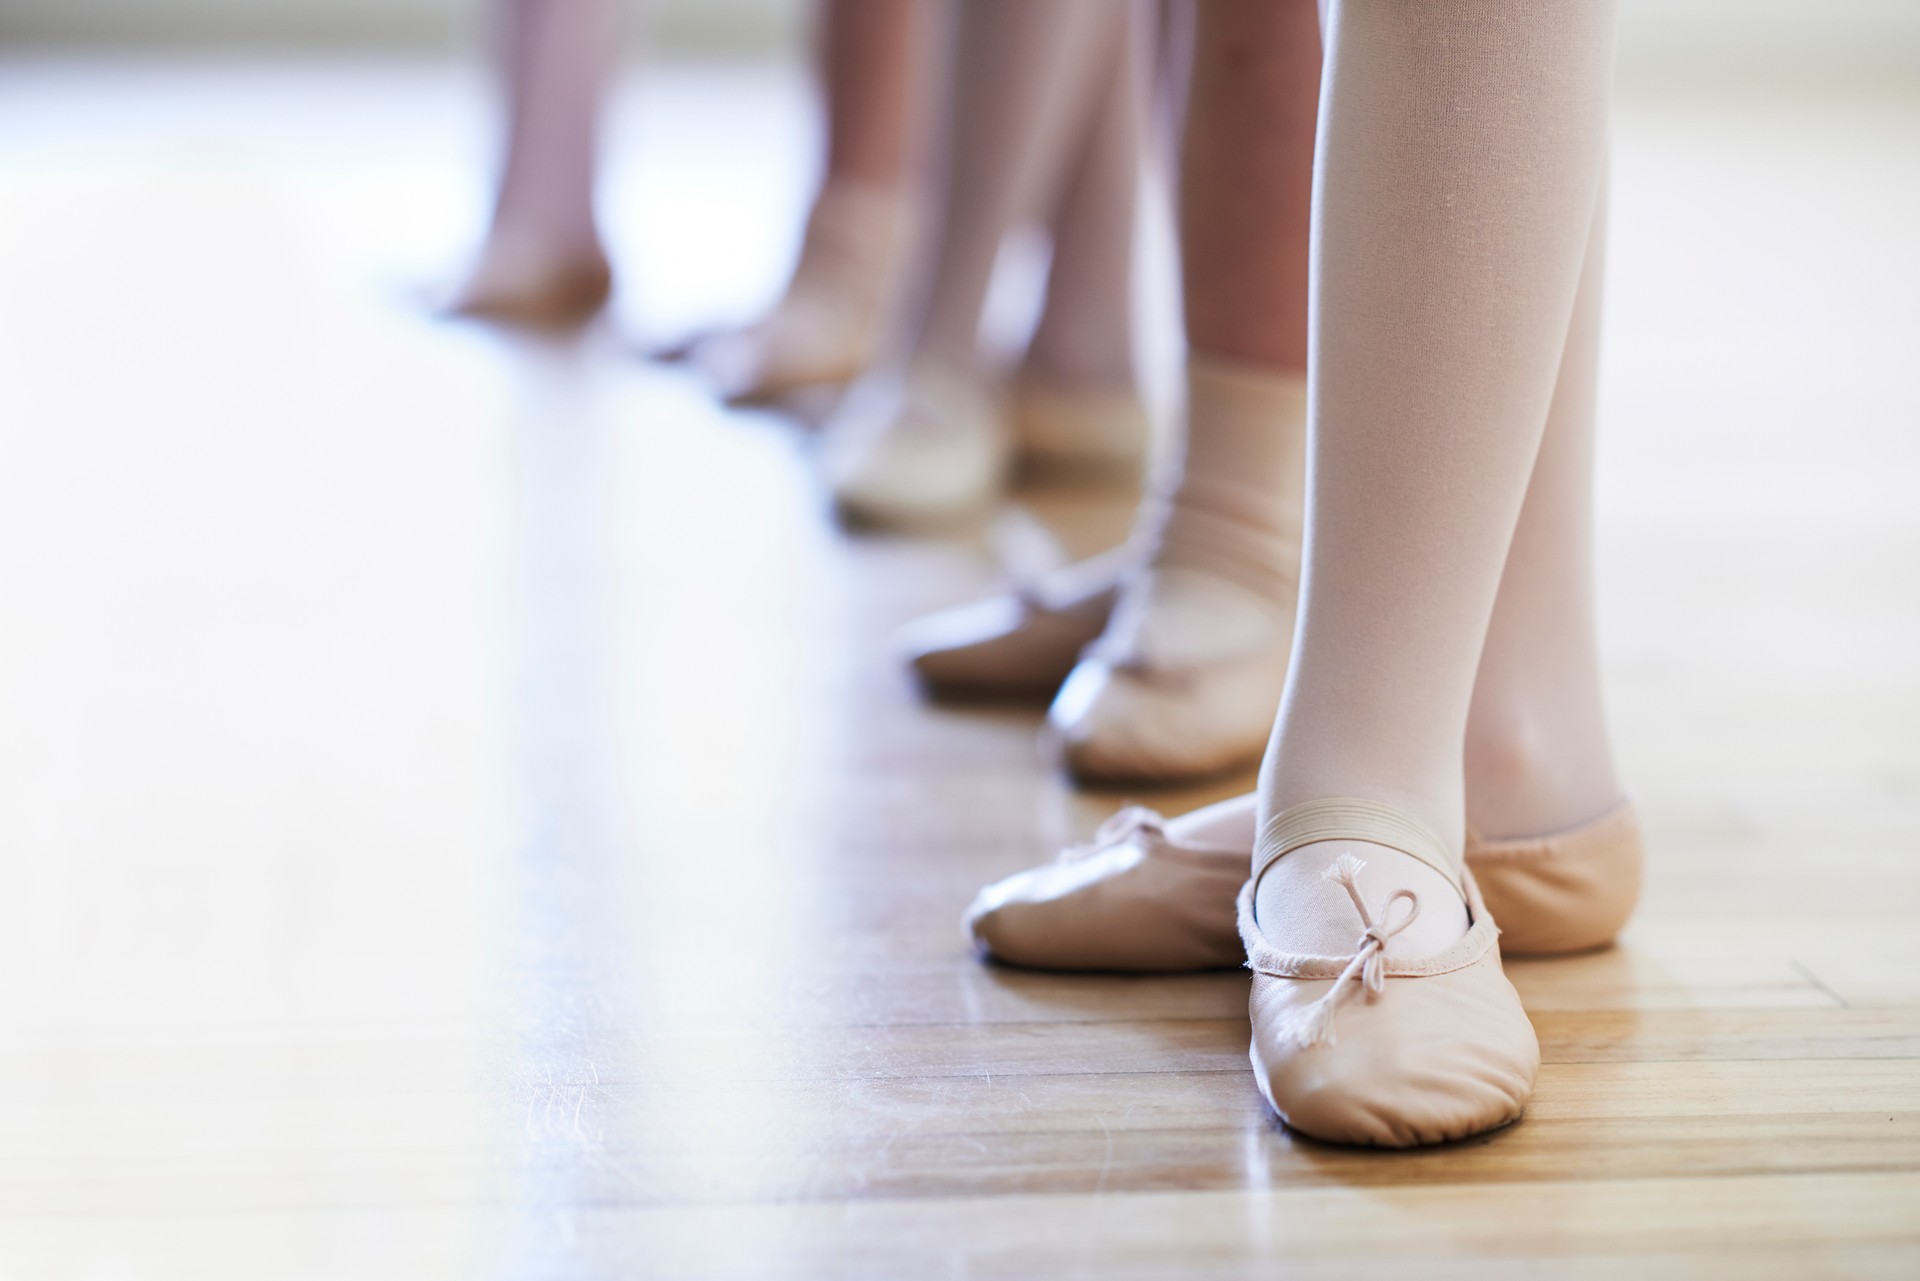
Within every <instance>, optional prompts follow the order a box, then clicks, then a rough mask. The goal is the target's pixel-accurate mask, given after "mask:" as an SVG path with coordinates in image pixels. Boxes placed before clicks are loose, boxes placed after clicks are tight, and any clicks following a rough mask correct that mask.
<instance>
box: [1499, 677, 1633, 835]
mask: <svg viewBox="0 0 1920 1281" xmlns="http://www.w3.org/2000/svg"><path fill="white" fill-rule="evenodd" d="M1476 713H1477V714H1476V715H1475V717H1474V718H1473V719H1472V720H1471V721H1470V722H1469V724H1468V728H1467V740H1466V752H1465V766H1466V769H1465V776H1466V814H1467V825H1468V827H1469V828H1470V829H1471V830H1472V831H1473V833H1474V834H1475V835H1476V836H1479V837H1482V838H1484V839H1487V840H1505V839H1513V838H1519V837H1527V836H1545V835H1548V834H1551V833H1554V832H1561V831H1565V830H1566V829H1568V828H1571V827H1577V826H1579V825H1580V824H1582V823H1585V822H1587V821H1588V820H1590V819H1592V818H1594V817H1596V816H1598V815H1600V814H1602V813H1604V812H1605V811H1606V810H1607V809H1608V808H1609V807H1611V806H1612V805H1613V804H1614V803H1615V802H1617V801H1618V800H1619V799H1620V794H1621V792H1620V781H1619V778H1618V776H1617V775H1616V774H1615V773H1614V769H1613V760H1612V754H1611V752H1610V751H1609V749H1608V745H1607V742H1606V735H1605V732H1604V730H1602V729H1600V728H1599V727H1598V726H1597V725H1596V726H1590V727H1588V728H1587V730H1586V731H1585V732H1575V731H1574V730H1573V728H1572V727H1569V726H1559V727H1556V726H1553V725H1551V724H1549V723H1548V722H1547V721H1546V720H1545V719H1544V718H1539V717H1531V716H1528V715H1525V714H1521V713H1513V714H1507V715H1499V716H1492V715H1485V714H1478V709H1476Z"/></svg>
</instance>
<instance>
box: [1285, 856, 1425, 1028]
mask: <svg viewBox="0 0 1920 1281" xmlns="http://www.w3.org/2000/svg"><path fill="white" fill-rule="evenodd" d="M1365 866H1366V863H1365V862H1364V861H1362V860H1361V859H1358V858H1355V857H1354V856H1353V855H1352V854H1342V855H1341V856H1340V857H1339V858H1337V859H1335V860H1334V861H1333V864H1332V866H1330V867H1328V868H1327V870H1326V871H1324V872H1322V873H1321V874H1320V876H1321V879H1322V880H1328V881H1333V882H1335V883H1337V884H1338V885H1340V886H1341V887H1342V888H1344V889H1345V890H1346V891H1347V897H1348V898H1350V899H1352V900H1353V907H1354V910H1355V911H1356V912H1358V913H1359V914H1360V923H1361V925H1363V926H1365V927H1366V928H1365V929H1364V931H1363V932H1362V933H1361V935H1360V942H1359V944H1358V945H1357V946H1356V947H1355V948H1354V953H1353V959H1352V960H1350V961H1348V962H1347V966H1346V968H1345V969H1343V970H1341V971H1340V977H1338V978H1336V979H1335V980H1334V981H1333V986H1332V987H1330V988H1328V989H1327V992H1326V994H1325V995H1324V996H1322V997H1320V999H1319V1000H1317V1001H1314V1002H1312V1003H1311V1004H1309V1005H1303V1006H1301V1007H1300V1009H1299V1010H1297V1011H1296V1012H1295V1013H1294V1016H1293V1019H1292V1020H1291V1022H1292V1028H1291V1031H1292V1034H1293V1039H1294V1041H1295V1042H1296V1043H1297V1044H1299V1045H1300V1046H1301V1047H1302V1048H1305V1047H1307V1046H1313V1045H1331V1044H1333V1039H1334V1037H1333V1015H1334V1011H1335V1009H1336V1008H1337V1007H1338V1006H1339V1003H1340V1002H1341V1001H1342V1000H1344V999H1346V997H1347V996H1348V995H1349V994H1350V993H1351V992H1352V991H1353V990H1354V989H1353V988H1352V987H1349V986H1348V984H1349V983H1350V982H1357V984H1358V986H1359V989H1360V990H1361V991H1363V992H1365V993H1366V996H1367V999H1368V1000H1369V1001H1371V1000H1373V999H1374V998H1375V997H1377V996H1379V995H1380V993H1381V991H1382V989H1384V988H1385V987H1386V985H1387V943H1388V942H1389V941H1390V940H1391V939H1392V938H1393V937H1394V935H1396V934H1399V933H1400V932H1401V931H1403V930H1405V929H1406V928H1407V927H1408V926H1409V925H1412V924H1413V922H1414V919H1415V918H1416V917H1418V916H1419V915H1420V896H1419V895H1418V894H1416V893H1414V892H1413V891H1412V890H1410V889H1406V888H1404V887H1403V888H1401V889H1397V890H1395V891H1394V892H1393V893H1391V894H1389V895H1387V900H1386V902H1384V903H1382V904H1381V905H1380V917H1379V919H1378V920H1375V919H1374V914H1373V913H1372V912H1370V911H1368V910H1367V903H1366V900H1365V899H1363V898H1361V897H1360V886H1359V883H1358V878H1359V875H1360V869H1361V868H1363V867H1365ZM1402 899H1405V900H1406V903H1407V914H1406V915H1405V916H1403V917H1401V918H1400V919H1399V920H1398V921H1391V922H1390V921H1389V918H1390V917H1391V916H1392V915H1393V905H1394V904H1395V903H1398V902H1399V901H1400V900H1402Z"/></svg>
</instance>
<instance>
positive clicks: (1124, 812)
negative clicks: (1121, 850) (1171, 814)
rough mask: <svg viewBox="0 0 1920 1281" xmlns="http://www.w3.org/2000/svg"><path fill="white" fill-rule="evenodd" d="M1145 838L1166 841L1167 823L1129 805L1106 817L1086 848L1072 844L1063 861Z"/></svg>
mask: <svg viewBox="0 0 1920 1281" xmlns="http://www.w3.org/2000/svg"><path fill="white" fill-rule="evenodd" d="M1141 837H1145V838H1146V839H1147V840H1150V841H1161V842H1165V841H1166V839H1167V820H1166V819H1164V818H1162V817H1161V816H1160V815H1159V814H1158V813H1156V812H1154V811H1153V810H1150V809H1148V808H1147V807H1146V806H1144V805H1128V806H1126V807H1125V808H1123V809H1121V810H1119V811H1118V812H1117V813H1115V814H1113V815H1111V816H1109V817H1108V819H1107V821H1106V822H1104V823H1102V824H1100V826H1099V827H1098V828H1097V829H1095V831H1094V833H1093V839H1092V840H1090V841H1088V842H1087V843H1086V844H1085V845H1075V846H1072V847H1071V848H1069V849H1068V850H1067V852H1066V854H1065V856H1064V857H1065V861H1068V862H1073V861H1077V860H1079V859H1083V858H1091V857H1092V856H1093V855H1095V854H1101V853H1104V852H1106V851H1107V850H1110V849H1113V848H1114V847H1115V846H1117V845H1125V844H1126V843H1127V842H1128V841H1132V840H1136V839H1139V838H1141Z"/></svg>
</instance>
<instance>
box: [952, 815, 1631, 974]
mask: <svg viewBox="0 0 1920 1281" xmlns="http://www.w3.org/2000/svg"><path fill="white" fill-rule="evenodd" d="M1121 813H1122V814H1128V813H1132V814H1133V815H1134V817H1133V819H1132V820H1130V822H1129V824H1128V825H1127V827H1126V829H1125V830H1124V831H1118V829H1116V828H1113V827H1111V826H1103V827H1102V829H1101V833H1102V834H1101V835H1097V836H1096V837H1095V839H1094V842H1093V845H1092V846H1091V847H1086V848H1083V849H1082V850H1081V851H1077V852H1076V853H1077V854H1078V857H1075V858H1073V859H1071V860H1069V861H1068V865H1069V866H1073V867H1074V868H1075V871H1074V872H1073V873H1072V874H1071V875H1065V874H1061V873H1058V872H1056V871H1054V870H1053V869H1054V868H1055V867H1056V866H1058V864H1042V865H1041V866H1039V867H1036V868H1030V869H1028V870H1027V871H1024V872H1017V873H1015V874H1014V875H1012V876H1009V877H1006V878H1003V879H1002V880H1000V881H996V882H994V883H993V884H992V885H989V886H988V887H986V888H985V889H983V890H982V891H981V892H980V894H979V896H978V897H976V898H975V900H974V903H973V906H972V907H970V908H969V909H968V912H967V918H966V924H967V929H968V931H969V933H970V934H971V936H972V938H973V941H974V945H975V946H976V947H977V948H979V949H980V950H982V951H983V952H985V953H987V954H989V955H991V956H992V957H993V958H994V959H995V960H998V961H1004V962H1007V963H1009V964H1014V965H1026V966H1032V967H1035V968H1039V969H1056V970H1126V971H1139V972H1163V973H1175V972H1180V971H1184V970H1190V969H1213V968H1227V967H1232V966H1238V965H1241V964H1243V963H1244V962H1245V960H1246V952H1245V949H1244V947H1243V946H1242V944H1241V941H1240V933H1239V930H1238V928H1237V926H1236V923H1235V915H1234V914H1235V899H1236V896H1237V895H1238V894H1239V891H1240V886H1241V884H1242V883H1244V881H1245V880H1246V868H1247V859H1248V855H1249V853H1250V851H1248V850H1247V849H1245V848H1241V849H1229V848H1224V847H1206V846H1196V845H1192V844H1188V845H1185V846H1180V845H1178V844H1177V843H1175V842H1173V841H1172V840H1171V838H1169V837H1167V836H1166V834H1165V833H1166V824H1165V820H1163V819H1161V817H1160V816H1159V815H1157V814H1154V813H1152V812H1151V811H1147V810H1137V811H1126V810H1123V811H1122V812H1121ZM1118 818H1119V816H1116V818H1115V819H1114V820H1109V824H1112V823H1114V822H1115V821H1117V819H1118ZM1143 832H1153V833H1157V834H1158V835H1157V837H1156V838H1155V839H1153V840H1150V841H1149V840H1146V839H1141V838H1140V836H1139V834H1140V833H1143ZM1116 833H1117V834H1116ZM1644 858H1645V855H1644V846H1643V842H1642V838H1641V832H1640V824H1639V821H1638V818H1637V817H1636V815H1635V813H1634V809H1633V806H1632V804H1631V803H1629V802H1627V801H1622V802H1621V803H1620V804H1618V805H1616V806H1615V807H1614V808H1613V809H1611V810H1609V811H1608V812H1607V813H1605V814H1603V815H1601V816H1600V817H1599V818H1598V819H1595V820H1594V821H1593V822H1591V823H1586V824H1582V825H1581V826H1579V827H1574V828H1570V829H1568V830H1566V831H1564V832H1559V833H1555V834H1553V835H1550V836H1544V837H1537V838H1533V839H1529V840H1516V841H1494V842H1476V841H1474V840H1473V838H1472V837H1469V838H1468V844H1467V851H1466V862H1467V866H1468V868H1470V869H1471V870H1472V871H1473V873H1474V879H1475V881H1476V883H1477V884H1478V886H1479V890H1480V893H1481V894H1482V896H1483V900H1484V902H1485V903H1486V905H1487V910H1488V914H1489V915H1490V916H1491V917H1492V919H1493V921H1494V923H1495V924H1496V925H1497V926H1498V927H1499V930H1500V951H1501V954H1502V955H1504V956H1521V955H1531V956H1554V955H1563V954H1565V953H1569V952H1580V951H1586V950H1590V949H1592V948H1596V947H1604V946H1606V945H1607V944H1608V943H1610V942H1612V941H1613V939H1614V937H1615V936H1616V935H1617V934H1618V933H1619V932H1620V929H1621V927H1622V926H1623V925H1625V924H1626V921H1627V918H1628V917H1629V916H1630V915H1631V914H1632V912H1633V907H1634V903H1635V902H1636V900H1637V899H1638V896H1639V890H1640V882H1641V866H1642V863H1643V862H1644ZM1169 931H1171V932H1173V935H1174V937H1176V938H1178V939H1179V940H1180V942H1179V945H1178V946H1177V947H1175V946H1168V945H1167V944H1166V943H1165V942H1164V936H1165V934H1166V933H1167V932H1169ZM1130 939H1138V940H1140V941H1139V942H1138V943H1137V944H1130V943H1129V941H1128V940H1130Z"/></svg>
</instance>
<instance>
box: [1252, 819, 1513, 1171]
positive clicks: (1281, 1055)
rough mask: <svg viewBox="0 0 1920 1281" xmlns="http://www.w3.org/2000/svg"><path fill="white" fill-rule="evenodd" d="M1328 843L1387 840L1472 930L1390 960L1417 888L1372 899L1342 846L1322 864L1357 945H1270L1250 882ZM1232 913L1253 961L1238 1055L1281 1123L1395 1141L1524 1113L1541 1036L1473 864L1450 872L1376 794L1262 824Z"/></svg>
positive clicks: (1432, 840)
mask: <svg viewBox="0 0 1920 1281" xmlns="http://www.w3.org/2000/svg"><path fill="white" fill-rule="evenodd" d="M1323 841H1357V842H1365V843H1367V844H1371V845H1377V846H1382V847H1385V848H1387V849H1391V850H1398V851H1400V852H1401V853H1403V854H1406V855H1408V856H1410V857H1412V858H1415V859H1418V860H1419V861H1420V862H1423V863H1425V864H1427V865H1428V866H1429V867H1432V868H1433V869H1434V870H1435V871H1436V872H1439V873H1440V874H1441V875H1442V876H1444V877H1445V878H1446V879H1447V881H1448V882H1449V883H1451V884H1452V886H1453V887H1454V888H1455V890H1456V891H1457V892H1458V893H1459V894H1460V896H1461V899H1462V900H1463V901H1464V903H1465V905H1466V911H1467V920H1468V927H1467V931H1466V933H1465V934H1464V935H1463V936H1462V937H1461V938H1460V939H1459V940H1458V941H1457V942H1455V943H1453V944H1451V945H1449V946H1448V947H1446V948H1444V949H1442V950H1441V951H1439V952H1437V953H1435V954H1433V955H1431V956H1426V957H1420V958H1416V959H1408V958H1401V957H1395V956H1390V955H1389V954H1388V947H1389V944H1390V943H1391V941H1392V939H1393V938H1394V936H1395V935H1397V934H1398V933H1400V932H1401V931H1402V930H1404V929H1406V928H1407V926H1409V925H1411V924H1412V923H1413V920H1414V918H1415V917H1416V916H1417V915H1418V914H1419V911H1420V899H1419V896H1418V895H1417V894H1416V893H1415V892H1414V891H1412V890H1410V889H1404V888H1403V889H1399V890H1396V891H1394V892H1393V893H1391V894H1389V895H1388V896H1386V898H1384V899H1383V900H1381V901H1379V902H1377V903H1374V904H1368V903H1367V902H1366V901H1365V899H1364V898H1363V896H1362V894H1361V892H1360V889H1359V887H1358V882H1357V877H1358V875H1359V872H1360V870H1361V869H1362V868H1363V867H1364V866H1365V861H1364V860H1362V859H1359V858H1356V857H1354V856H1353V855H1351V854H1343V855H1342V856H1341V857H1340V858H1338V859H1336V860H1335V861H1334V863H1333V864H1332V865H1331V866H1330V867H1329V868H1328V869H1327V871H1326V874H1325V875H1326V879H1328V880H1330V881H1334V882H1336V883H1338V884H1339V885H1340V886H1341V887H1342V888H1344V889H1345V890H1346V892H1347V896H1348V898H1349V900H1350V901H1351V903H1352V907H1353V913H1354V918H1355V929H1356V933H1357V935H1358V939H1357V942H1356V943H1355V946H1354V950H1353V952H1352V953H1351V954H1349V955H1343V956H1314V955H1308V954H1303V953H1294V952H1288V951H1285V950H1283V949H1281V948H1279V947H1277V946H1275V945H1274V943H1273V942H1272V941H1270V940H1269V939H1268V938H1267V937H1266V935H1265V934H1263V933H1262V932H1261V929H1260V926H1259V924H1258V922H1257V921H1256V920H1255V917H1254V893H1255V889H1256V887H1257V886H1258V884H1259V882H1260V878H1261V876H1262V875H1264V874H1265V873H1266V872H1267V870H1268V869H1270V868H1272V867H1273V866H1274V864H1276V863H1277V862H1279V861H1280V859H1282V858H1284V857H1285V856H1286V855H1287V854H1289V853H1291V852H1292V851H1293V850H1296V849H1299V848H1301V847H1303V846H1307V845H1312V844H1318V843H1320V842H1323ZM1403 905H1404V908H1403ZM1237 915H1238V922H1239V927H1240V936H1241V941H1242V943H1243V944H1244V945H1245V947H1246V951H1247V966H1248V968H1249V969H1251V970H1252V971H1253V985H1252V990H1251V993H1250V994H1249V997H1248V1016H1249V1019H1250V1021H1251V1023H1252V1027H1253V1036H1252V1041H1251V1044H1250V1046H1249V1049H1248V1059H1249V1061H1250V1062H1251V1063H1252V1065H1253V1073H1254V1080H1255V1082H1256V1084H1257V1085H1258V1086H1259V1088H1260V1093H1261V1095H1262V1096H1263V1097H1264V1098H1265V1099H1266V1100H1267V1103H1268V1104H1269V1105H1270V1106H1271V1107H1272V1108H1273V1110H1274V1112H1275V1113H1276V1114H1277V1115H1278V1116H1279V1117H1280V1119H1281V1120H1282V1121H1284V1122H1285V1123H1286V1124H1287V1126H1288V1127H1289V1128H1291V1129H1294V1130H1297V1131H1299V1132H1300V1133H1302V1134H1305V1135H1308V1136H1310V1137H1312V1138H1316V1139H1321V1140H1323V1141H1326V1142H1330V1143H1347V1144H1358V1145H1364V1146H1374V1147H1393V1148H1404V1147H1414V1146H1418V1145H1422V1144H1429V1143H1443V1142H1446V1141H1448V1140H1451V1139H1460V1138H1465V1137H1467V1136H1468V1135H1472V1134H1479V1133H1482V1132H1484V1131H1487V1130H1492V1129H1496V1128H1498V1127H1500V1126H1503V1125H1506V1124H1508V1123H1509V1122H1512V1121H1514V1120H1516V1119H1518V1118H1519V1116H1520V1113H1521V1111H1522V1110H1523V1109H1524V1108H1525V1106H1526V1103H1527V1099H1528V1098H1529V1097H1530V1096H1531V1095H1532V1093H1533V1084H1534V1079H1535V1077H1536V1076H1537V1074H1538V1072H1539V1067H1540V1045H1539V1041H1538V1040H1537V1039H1536V1037H1535V1035H1534V1031H1533V1025H1532V1024H1531V1023H1529V1022H1528V1021H1527V1015H1526V1011H1525V1010H1523V1009H1522V1008H1521V1006H1520V997H1519V994H1518V993H1516V992H1515V991H1514V989H1513V984H1512V983H1510V982H1509V981H1508V980H1507V976H1506V974H1505V973H1504V972H1503V971H1502V970H1501V968H1500V950H1499V947H1498V946H1497V938H1498V934H1499V931H1498V930H1497V929H1496V928H1495V926H1494V923H1493V917H1492V916H1491V915H1490V914H1489V913H1488V911H1487V907H1486V903H1485V902H1484V901H1483V900H1482V898H1481V895H1480V890H1479V887H1478V886H1477V885H1476V884H1475V883H1474V877H1473V873H1472V872H1471V871H1466V870H1456V869H1455V867H1454V865H1453V862H1452V860H1451V859H1450V857H1449V856H1448V853H1447V850H1446V847H1445V845H1443V844H1442V843H1441V841H1440V839H1439V838H1438V837H1436V836H1434V835H1433V833H1432V832H1430V831H1428V830H1427V829H1426V828H1425V827H1424V826H1422V825H1421V824H1419V823H1417V822H1416V821H1414V820H1413V819H1411V818H1408V817H1407V816H1406V815H1404V814H1401V813H1399V812H1398V811H1396V810H1393V809H1391V808H1389V807H1387V806H1384V805H1379V804H1376V803H1374V802H1371V801H1364V800H1356V799H1340V800H1325V801H1310V802H1307V803H1306V804H1303V805H1296V806H1293V807H1292V808H1290V809H1288V810H1287V811H1285V812H1284V813H1282V814H1280V815H1278V816H1276V817H1275V818H1273V819H1272V820H1270V821H1269V822H1268V823H1267V825H1266V827H1265V829H1264V830H1263V831H1262V832H1261V835H1260V841H1259V844H1258V846H1257V850H1256V855H1255V863H1254V873H1253V876H1252V878H1251V879H1249V880H1248V881H1247V883H1246V885H1245V886H1244V887H1243V888H1242V889H1241V891H1240V897H1239V901H1238V904H1237Z"/></svg>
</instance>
